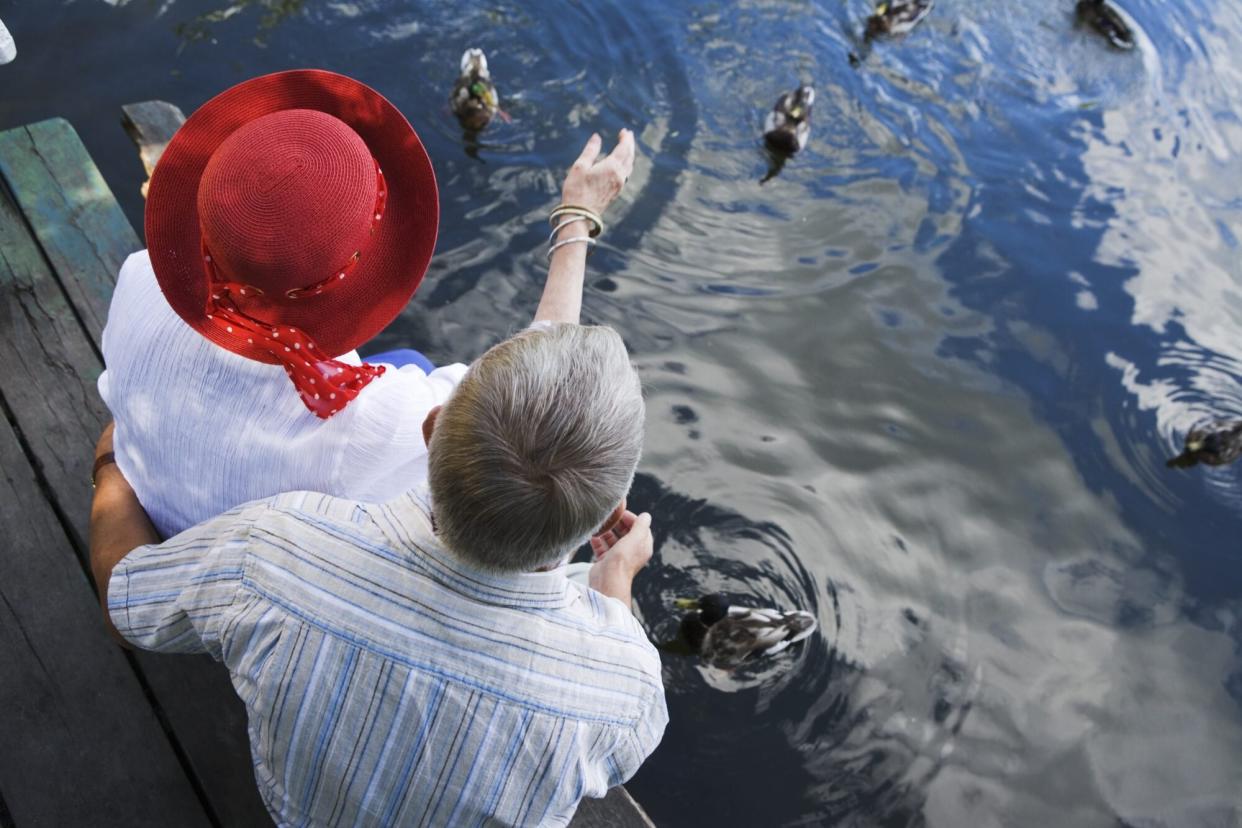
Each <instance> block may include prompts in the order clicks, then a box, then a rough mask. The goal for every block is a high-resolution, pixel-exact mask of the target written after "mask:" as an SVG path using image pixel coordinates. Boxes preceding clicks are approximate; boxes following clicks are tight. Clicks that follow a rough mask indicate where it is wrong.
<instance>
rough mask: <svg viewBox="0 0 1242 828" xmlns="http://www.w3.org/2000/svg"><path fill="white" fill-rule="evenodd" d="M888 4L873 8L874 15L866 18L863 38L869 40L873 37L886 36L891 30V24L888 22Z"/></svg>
mask: <svg viewBox="0 0 1242 828" xmlns="http://www.w3.org/2000/svg"><path fill="white" fill-rule="evenodd" d="M887 15H888V3H881V4H880V5H878V6H876V7H875V14H873V15H871V16H870V17H868V18H867V30H866V31H865V32H864V33H863V36H864V37H866V38H867V39H868V40H870V39H871V38H873V37H879V36H880V35H884V34H888V32H889V30H890V29H891V28H892V24H891V23H890V22H889V20H888V17H887Z"/></svg>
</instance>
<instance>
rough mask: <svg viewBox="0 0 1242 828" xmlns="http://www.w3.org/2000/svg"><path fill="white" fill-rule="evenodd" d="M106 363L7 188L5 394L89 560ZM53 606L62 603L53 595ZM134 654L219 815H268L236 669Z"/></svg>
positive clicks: (253, 819) (2, 281) (67, 527)
mask: <svg viewBox="0 0 1242 828" xmlns="http://www.w3.org/2000/svg"><path fill="white" fill-rule="evenodd" d="M88 163H89V160H88ZM92 166H93V165H92ZM66 209H73V206H72V203H66ZM48 219H49V220H51V221H59V220H60V218H59V217H57V216H55V215H50V216H48ZM130 232H131V233H132V230H131V231H130ZM101 371H102V364H101V363H100V361H99V357H98V355H97V354H96V352H95V350H94V348H93V347H92V345H91V342H90V340H89V339H87V336H86V334H85V333H84V331H83V329H82V327H81V325H79V324H78V320H77V318H75V315H74V313H73V311H72V308H71V306H70V302H69V300H68V299H67V297H66V295H65V292H64V291H63V290H62V289H61V285H60V283H59V282H58V281H57V280H56V278H55V277H54V275H53V272H52V270H51V269H50V268H49V266H48V261H47V259H45V258H44V256H43V253H42V251H41V250H40V248H39V246H38V245H37V244H36V243H35V242H34V240H33V239H32V238H31V237H30V236H29V234H28V233H27V231H26V226H25V224H24V223H23V221H22V219H21V216H20V215H19V213H18V210H17V209H16V206H15V205H14V204H13V203H12V202H11V201H10V200H9V198H8V196H7V195H5V194H3V193H0V398H3V400H4V403H5V407H6V408H7V410H8V414H9V416H10V417H11V418H12V422H13V424H14V426H15V428H16V430H17V431H18V433H19V434H20V435H21V437H22V439H23V440H24V442H25V445H26V448H27V450H28V451H29V458H30V462H31V465H32V467H33V468H34V469H35V470H36V472H37V473H38V477H39V478H40V481H41V485H42V486H43V487H44V488H45V490H46V492H47V493H48V497H49V498H50V503H51V505H52V507H53V508H54V510H55V511H56V512H58V513H59V516H61V517H63V524H62V525H63V527H64V528H63V532H64V533H65V534H67V535H68V538H69V541H70V543H71V546H72V549H73V550H74V551H76V553H77V554H78V555H79V557H80V558H81V559H82V560H83V561H85V558H86V555H87V550H88V549H89V544H88V539H89V518H90V500H91V487H90V470H91V462H92V460H91V458H92V456H93V450H94V445H95V441H96V439H97V438H98V436H99V432H100V431H101V430H102V428H103V425H104V423H106V422H107V420H108V412H107V409H106V407H105V406H104V404H103V402H102V401H101V400H100V398H99V394H98V392H97V390H96V388H95V382H96V380H97V379H98V377H99V374H100V372H101ZM45 611H46V612H48V613H54V612H55V611H56V608H55V606H53V605H50V604H49V605H47V606H46V607H45ZM96 622H97V623H100V622H99V619H98V618H97V619H96ZM110 646H115V645H110ZM135 660H136V663H137V664H138V666H139V669H140V670H141V673H142V675H143V676H144V678H145V680H146V681H147V683H148V684H149V686H150V688H151V689H152V691H153V692H154V694H155V696H156V698H157V700H158V704H159V706H160V708H161V709H162V711H163V713H164V715H165V716H166V717H167V720H168V722H169V724H170V725H171V727H172V730H173V733H174V734H175V740H176V742H177V744H179V746H180V748H181V749H182V751H183V752H184V754H185V756H186V757H187V760H188V762H189V765H190V767H191V769H192V773H193V774H194V776H195V778H196V779H197V781H198V782H199V784H200V785H201V786H202V788H203V790H204V791H205V794H206V796H207V799H208V801H209V802H210V803H211V807H212V809H213V811H214V812H215V813H216V815H217V816H218V817H219V818H220V819H221V821H223V822H224V823H226V824H229V825H251V824H263V820H266V819H267V816H266V809H265V808H264V807H263V804H262V801H261V800H260V799H259V795H258V791H257V790H256V789H255V785H254V779H253V772H252V766H251V758H250V749H249V741H248V739H247V736H246V714H245V708H244V706H243V705H242V703H241V701H240V700H239V699H238V698H237V696H236V694H235V693H234V692H233V688H232V684H231V682H230V681H229V678H228V672H227V670H225V669H224V667H223V666H222V665H220V664H217V663H216V662H214V661H212V660H211V658H209V657H208V656H159V655H155V654H151V653H139V654H138V655H137V656H136V659H135Z"/></svg>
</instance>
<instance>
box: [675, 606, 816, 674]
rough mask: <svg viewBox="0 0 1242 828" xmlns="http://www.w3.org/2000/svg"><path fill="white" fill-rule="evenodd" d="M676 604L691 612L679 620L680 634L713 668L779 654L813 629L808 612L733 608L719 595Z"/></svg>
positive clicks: (814, 622) (813, 625)
mask: <svg viewBox="0 0 1242 828" xmlns="http://www.w3.org/2000/svg"><path fill="white" fill-rule="evenodd" d="M676 604H677V606H678V607H679V608H681V609H689V610H694V612H690V613H687V614H686V616H685V617H683V618H682V619H681V634H682V637H683V638H685V640H686V643H688V644H689V645H690V647H691V649H693V650H695V651H696V652H698V653H699V655H700V656H701V657H702V658H703V660H704V661H706V662H708V663H709V664H711V665H712V666H713V667H735V666H737V665H738V664H740V663H741V662H743V661H745V660H746V659H747V658H749V657H751V656H766V655H772V654H773V653H779V652H780V651H781V650H783V649H785V648H786V647H788V646H789V645H790V644H793V643H794V642H795V641H801V640H802V639H804V638H806V637H807V636H809V635H810V634H811V633H813V632H815V628H816V626H817V624H816V621H815V616H813V615H811V614H810V613H809V612H803V611H802V610H794V611H792V612H781V611H780V610H774V609H756V608H752V607H734V606H730V604H729V599H727V598H726V597H725V596H723V595H721V594H719V593H716V594H714V595H704V596H703V597H702V598H697V599H695V598H679V599H677V602H676Z"/></svg>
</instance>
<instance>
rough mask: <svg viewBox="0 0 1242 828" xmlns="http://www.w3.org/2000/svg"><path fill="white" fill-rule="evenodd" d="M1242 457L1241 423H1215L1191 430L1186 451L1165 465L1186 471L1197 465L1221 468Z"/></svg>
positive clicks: (1187, 437) (1187, 436) (1187, 438)
mask: <svg viewBox="0 0 1242 828" xmlns="http://www.w3.org/2000/svg"><path fill="white" fill-rule="evenodd" d="M1239 457H1242V421H1238V422H1232V423H1225V422H1217V423H1211V424H1209V425H1206V426H1201V427H1198V428H1192V429H1191V430H1190V433H1189V434H1187V435H1186V450H1185V451H1183V452H1182V453H1181V454H1179V455H1177V456H1176V457H1174V458H1173V459H1172V460H1170V461H1169V462H1168V463H1166V464H1165V465H1166V466H1168V467H1169V468H1171V469H1172V468H1178V469H1188V468H1190V467H1191V466H1193V465H1195V464H1197V463H1203V464H1204V465H1208V466H1223V465H1225V464H1226V463H1232V462H1233V461H1235V460H1237V459H1238V458H1239Z"/></svg>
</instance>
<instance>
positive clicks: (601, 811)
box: [569, 785, 655, 828]
mask: <svg viewBox="0 0 1242 828" xmlns="http://www.w3.org/2000/svg"><path fill="white" fill-rule="evenodd" d="M569 828H655V823H653V822H652V821H651V818H650V817H649V816H647V812H646V811H644V810H643V809H642V808H640V807H639V805H638V803H637V802H635V801H634V797H632V796H630V792H629V791H627V790H626V789H625V788H623V787H621V786H620V785H618V786H617V787H615V788H612V789H610V790H609V791H608V795H607V796H605V797H604V798H603V799H584V800H582V802H580V803H578V811H577V813H575V814H574V818H573V821H572V822H570V823H569Z"/></svg>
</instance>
